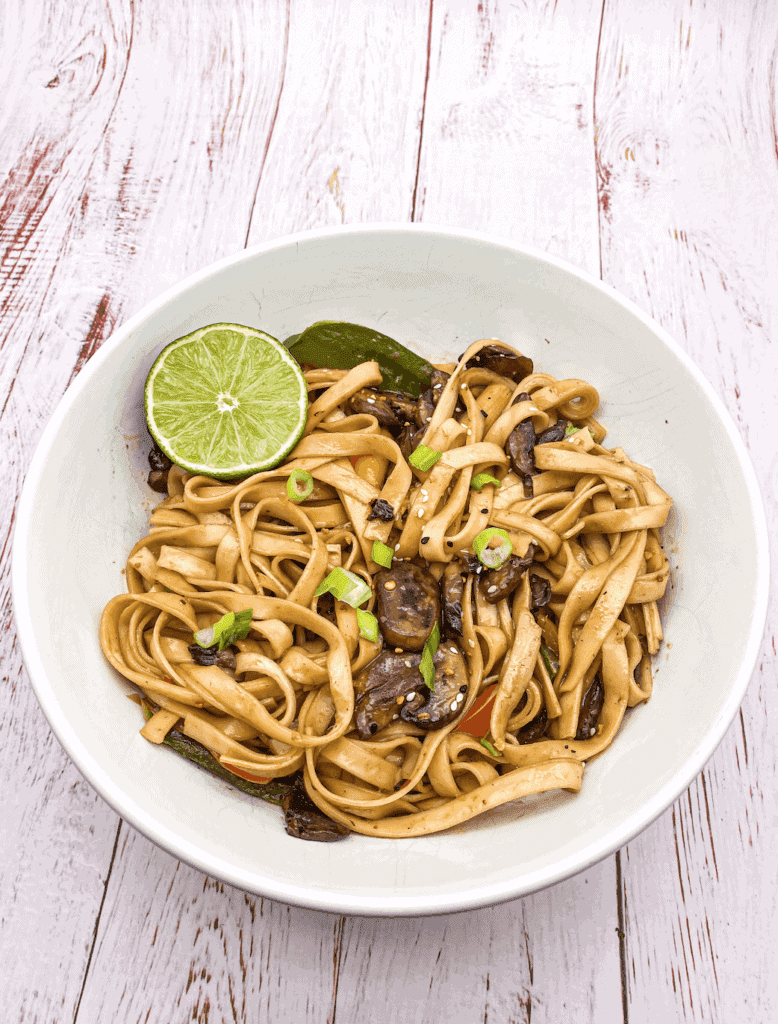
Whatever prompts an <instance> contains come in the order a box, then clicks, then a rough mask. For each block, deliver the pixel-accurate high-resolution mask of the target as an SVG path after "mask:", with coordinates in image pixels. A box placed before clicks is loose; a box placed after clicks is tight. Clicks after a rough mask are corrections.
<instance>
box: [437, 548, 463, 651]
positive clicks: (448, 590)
mask: <svg viewBox="0 0 778 1024" xmlns="http://www.w3.org/2000/svg"><path fill="white" fill-rule="evenodd" d="M464 591H465V581H464V577H463V576H462V569H461V568H460V566H459V565H458V564H457V563H456V562H449V564H448V565H447V566H446V568H445V569H444V570H443V575H442V576H441V577H440V598H441V610H442V618H441V621H442V623H443V635H444V636H462V595H463V594H464Z"/></svg>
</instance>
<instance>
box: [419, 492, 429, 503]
mask: <svg viewBox="0 0 778 1024" xmlns="http://www.w3.org/2000/svg"><path fill="white" fill-rule="evenodd" d="M421 500H422V502H425V501H429V500H430V496H429V494H422V496H421Z"/></svg>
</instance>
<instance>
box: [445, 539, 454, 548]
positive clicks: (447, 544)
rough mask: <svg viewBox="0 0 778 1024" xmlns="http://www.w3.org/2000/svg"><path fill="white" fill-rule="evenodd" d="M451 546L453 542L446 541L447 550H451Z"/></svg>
mask: <svg viewBox="0 0 778 1024" xmlns="http://www.w3.org/2000/svg"><path fill="white" fill-rule="evenodd" d="M453 546H454V542H453V540H447V541H446V547H447V548H453Z"/></svg>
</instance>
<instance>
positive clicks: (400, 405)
mask: <svg viewBox="0 0 778 1024" xmlns="http://www.w3.org/2000/svg"><path fill="white" fill-rule="evenodd" d="M381 394H382V395H383V396H384V397H385V398H386V400H387V402H388V403H389V405H390V406H391V407H392V409H394V411H395V412H396V413H397V417H398V419H399V420H400V421H401V422H402V423H405V422H407V421H408V420H412V419H413V418H414V416H415V415H416V402H417V399H415V398H413V397H412V396H411V395H406V394H405V393H404V392H402V391H382V392H381Z"/></svg>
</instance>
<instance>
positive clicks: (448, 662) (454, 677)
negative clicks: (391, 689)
mask: <svg viewBox="0 0 778 1024" xmlns="http://www.w3.org/2000/svg"><path fill="white" fill-rule="evenodd" d="M420 660H421V659H420ZM432 664H433V665H434V666H435V680H434V687H435V688H434V690H429V689H428V688H427V686H426V685H425V684H424V682H422V690H423V696H424V697H425V698H426V699H425V701H424V703H423V704H421V705H420V706H419V705H417V704H416V702H415V701H408V702H406V703H405V704H404V705H403V707H402V708H401V709H400V718H402V719H403V720H404V721H405V722H410V723H411V724H412V725H416V726H418V727H419V728H420V729H427V730H432V729H442V728H443V726H444V725H448V724H449V722H453V721H454V719H455V718H456V717H457V715H459V714H460V713H461V711H462V709H463V708H464V706H465V701H466V700H467V688H468V684H469V677H468V674H467V663H466V662H465V656H464V655H463V654H462V651H461V649H460V647H459V644H457V643H456V642H455V641H453V640H451V639H450V638H449V639H446V640H442V641H441V643H440V646H439V647H438V649H437V651H436V652H435V654H434V656H433V658H432Z"/></svg>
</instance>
